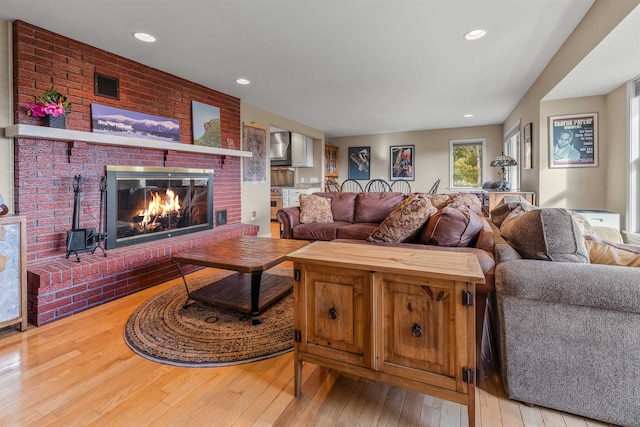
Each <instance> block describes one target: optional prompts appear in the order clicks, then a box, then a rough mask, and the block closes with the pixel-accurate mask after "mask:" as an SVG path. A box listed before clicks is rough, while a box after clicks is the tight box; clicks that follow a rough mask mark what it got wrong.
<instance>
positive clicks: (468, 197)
mask: <svg viewBox="0 0 640 427" xmlns="http://www.w3.org/2000/svg"><path fill="white" fill-rule="evenodd" d="M451 201H452V203H457V204H459V205H464V206H466V207H468V208H469V209H471V210H472V211H473V212H474V213H476V214H477V215H482V202H480V198H479V197H478V195H477V194H474V193H458V194H454V195H453V197H452V199H451Z"/></svg>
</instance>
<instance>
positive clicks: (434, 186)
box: [429, 178, 440, 194]
mask: <svg viewBox="0 0 640 427" xmlns="http://www.w3.org/2000/svg"><path fill="white" fill-rule="evenodd" d="M439 185H440V179H439V178H438V179H437V180H436V182H434V183H433V185H432V186H431V190H429V194H437V193H438V186H439Z"/></svg>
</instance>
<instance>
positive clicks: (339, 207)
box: [313, 192, 358, 222]
mask: <svg viewBox="0 0 640 427" xmlns="http://www.w3.org/2000/svg"><path fill="white" fill-rule="evenodd" d="M313 194H314V195H318V196H322V197H326V198H328V199H331V212H332V213H333V220H334V221H342V222H353V211H354V210H355V208H356V196H357V195H358V193H350V192H344V193H342V192H331V193H313Z"/></svg>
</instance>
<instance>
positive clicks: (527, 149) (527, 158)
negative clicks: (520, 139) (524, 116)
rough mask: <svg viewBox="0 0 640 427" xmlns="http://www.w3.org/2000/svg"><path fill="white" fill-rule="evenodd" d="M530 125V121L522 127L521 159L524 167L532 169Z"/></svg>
mask: <svg viewBox="0 0 640 427" xmlns="http://www.w3.org/2000/svg"><path fill="white" fill-rule="evenodd" d="M531 126H532V123H529V124H528V125H526V126H525V127H524V153H523V155H524V159H523V161H522V164H523V167H524V169H532V168H533V162H532V158H533V151H532V149H533V147H532V146H531V137H532V136H531V135H532V134H531Z"/></svg>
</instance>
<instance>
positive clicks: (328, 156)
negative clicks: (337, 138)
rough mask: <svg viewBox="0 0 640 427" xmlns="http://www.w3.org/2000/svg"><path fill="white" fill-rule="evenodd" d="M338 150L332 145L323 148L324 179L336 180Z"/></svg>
mask: <svg viewBox="0 0 640 427" xmlns="http://www.w3.org/2000/svg"><path fill="white" fill-rule="evenodd" d="M339 152H340V149H339V148H338V147H334V146H332V145H325V146H324V176H325V179H332V180H336V179H338V154H339Z"/></svg>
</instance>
